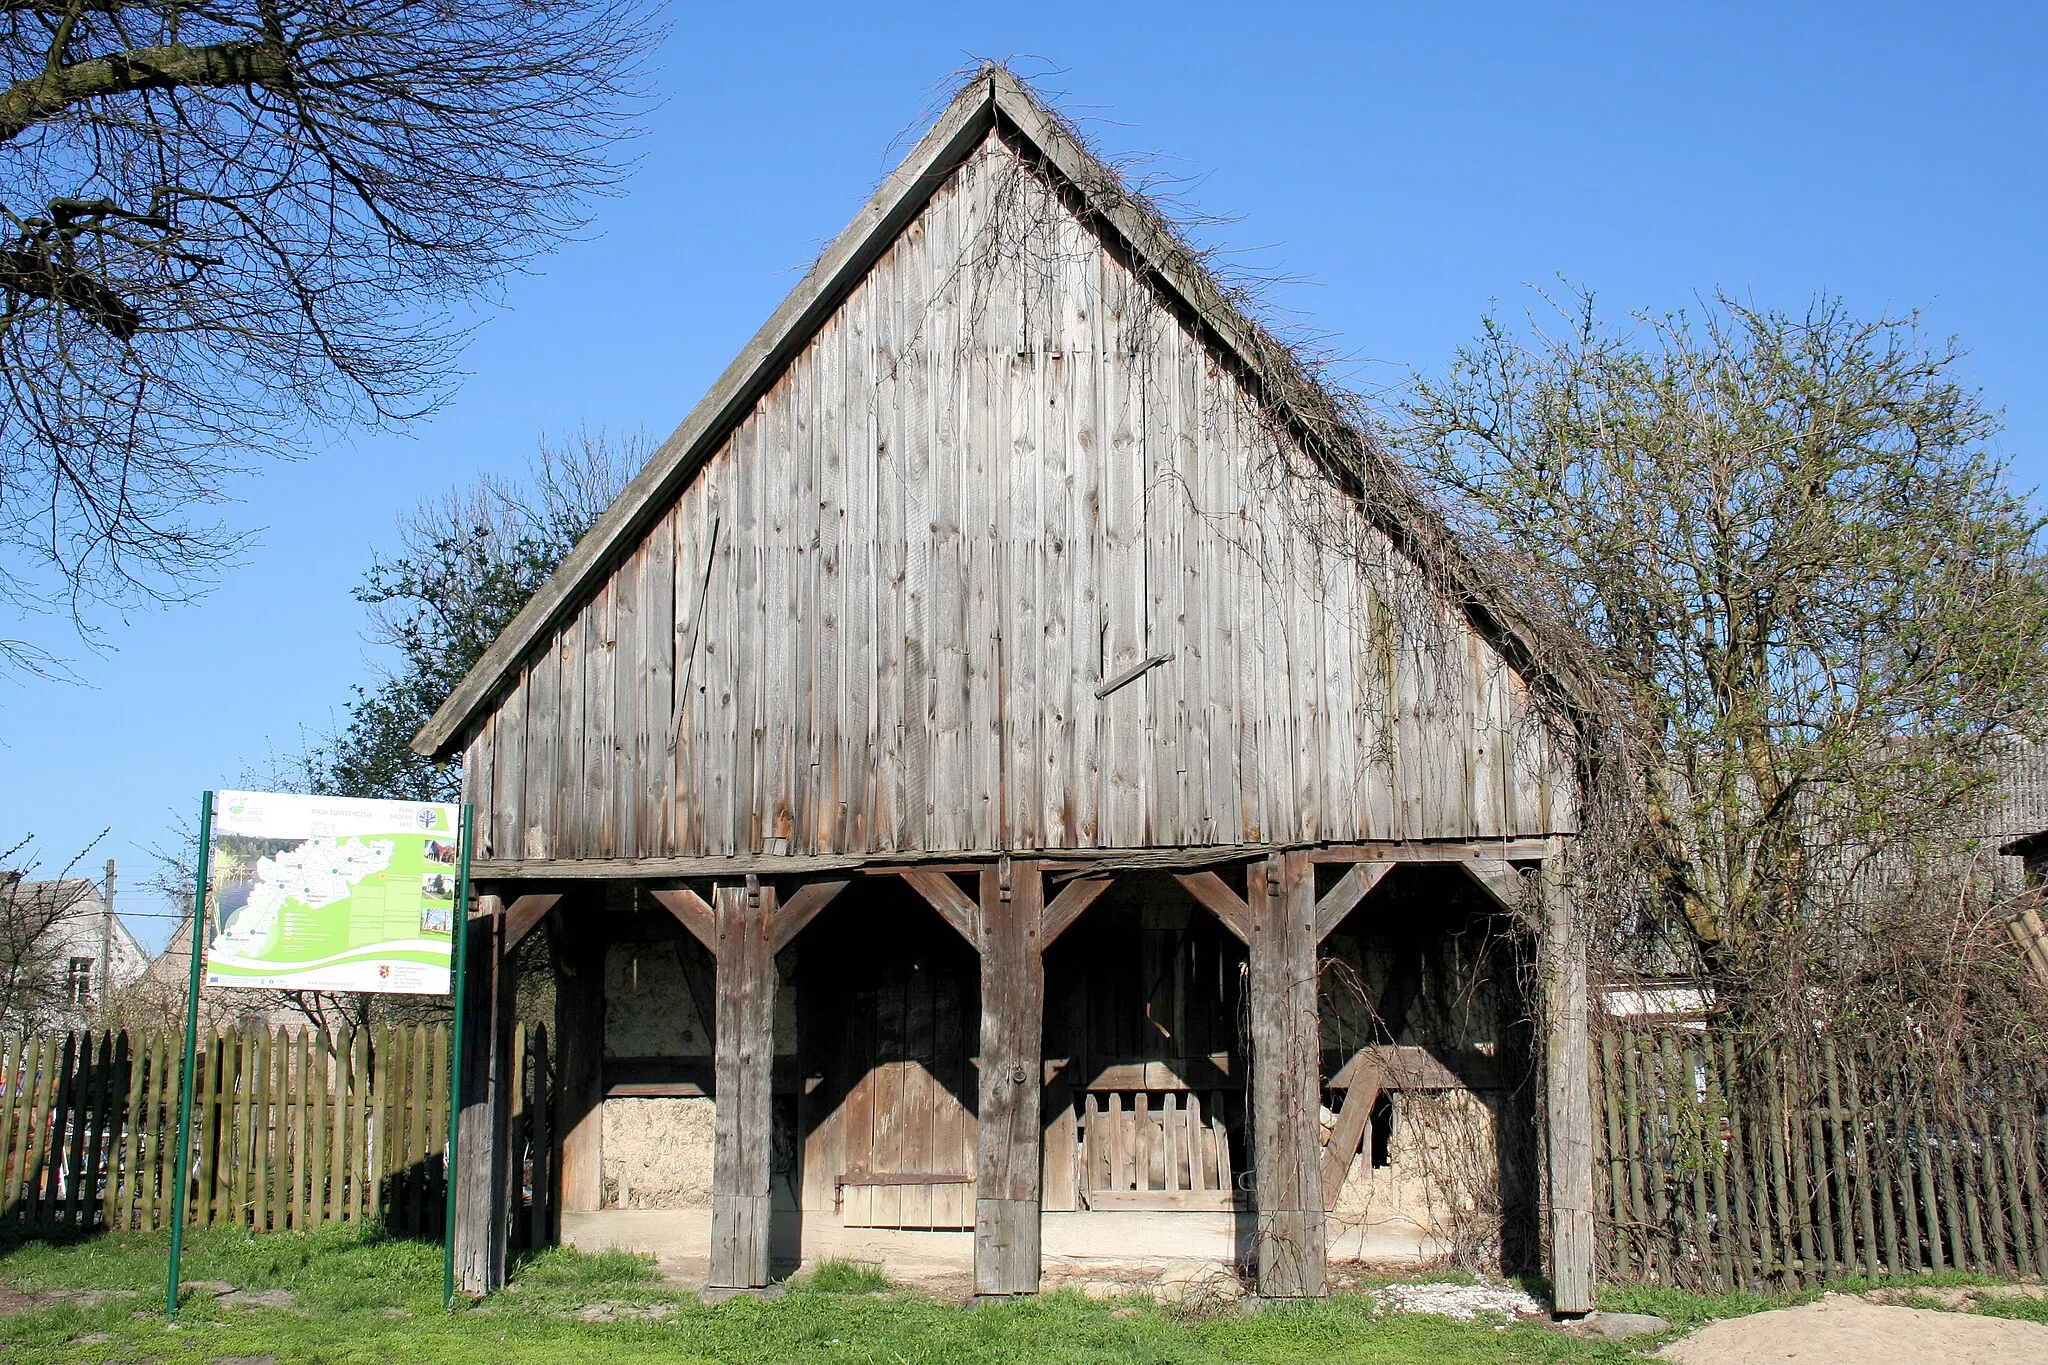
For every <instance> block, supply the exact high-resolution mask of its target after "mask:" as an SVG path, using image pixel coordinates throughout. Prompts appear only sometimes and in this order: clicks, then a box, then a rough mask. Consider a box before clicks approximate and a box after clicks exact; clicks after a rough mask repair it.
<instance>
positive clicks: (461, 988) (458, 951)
mask: <svg viewBox="0 0 2048 1365" xmlns="http://www.w3.org/2000/svg"><path fill="white" fill-rule="evenodd" d="M470 810H471V807H470V805H469V803H468V802H464V803H463V806H462V835H461V839H462V863H461V868H462V870H461V872H460V873H458V874H457V881H456V884H455V923H454V929H455V943H454V945H453V946H454V949H455V963H454V967H455V979H454V980H453V981H451V982H450V983H449V989H450V990H451V991H452V992H453V994H454V998H455V1027H454V1029H453V1031H452V1032H451V1034H450V1035H449V1043H448V1155H447V1156H446V1157H445V1158H444V1159H443V1161H442V1164H441V1171H442V1183H443V1184H444V1185H446V1186H447V1187H448V1213H447V1217H446V1218H444V1219H442V1222H441V1226H442V1227H443V1228H444V1229H446V1235H445V1236H443V1237H442V1239H441V1241H442V1248H441V1306H442V1307H443V1308H446V1309H449V1310H450V1311H453V1309H454V1307H455V1153H456V1150H457V1148H459V1147H460V1145H461V1143H462V1016H463V1015H464V1014H465V1013H467V1011H466V1010H464V1008H463V1005H464V1003H465V1001H466V997H467V996H468V994H469V991H468V989H467V987H468V984H469V827H470Z"/></svg>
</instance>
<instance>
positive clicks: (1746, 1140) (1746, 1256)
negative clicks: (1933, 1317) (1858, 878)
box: [1593, 1029, 2048, 1290]
mask: <svg viewBox="0 0 2048 1365" xmlns="http://www.w3.org/2000/svg"><path fill="white" fill-rule="evenodd" d="M1593 1061H1594V1091H1595V1121H1594V1143H1595V1149H1596V1150H1595V1156H1596V1165H1597V1168H1598V1172H1599V1185H1600V1186H1601V1189H1600V1191H1599V1193H1598V1196H1597V1197H1598V1201H1599V1231H1598V1237H1597V1247H1598V1252H1599V1255H1600V1257H1601V1261H1602V1266H1601V1269H1602V1273H1603V1274H1605V1275H1606V1276H1607V1277H1609V1278H1611V1279H1619V1280H1637V1281H1656V1282H1661V1283H1667V1284H1675V1285H1678V1286H1680V1287H1683V1288H1688V1289H1701V1290H1714V1289H1726V1288H1734V1287H1743V1288H1750V1289H1782V1288H1787V1287H1796V1286H1800V1285H1807V1284H1813V1283H1816V1282H1818V1281H1821V1280H1824V1279H1832V1278H1840V1277H1845V1276H1856V1275H1869V1276H1878V1275H1907V1274H1914V1273H1918V1272H1922V1271H1940V1270H1970V1271H1979V1272H1984V1273H1989V1274H1999V1275H2039V1274H2043V1273H2048V1200H2044V1198H2043V1190H2044V1187H2048V1149H2044V1145H2043V1136H2044V1134H2048V1111H2044V1107H2043V1101H2044V1099H2048V1084H2044V1079H2048V1078H2044V1077H2043V1075H2042V1074H2041V1072H2040V1069H2039V1068H2032V1069H2030V1070H2028V1071H2025V1072H2021V1071H2016V1070H2012V1069H2005V1070H1999V1069H1993V1068H1990V1067H1986V1066H1980V1065H1975V1064H1971V1065H1967V1066H1964V1067H1962V1068H1959V1069H1956V1070H1953V1071H1950V1072H1946V1073H1944V1074H1926V1073H1925V1072H1924V1071H1920V1070H1913V1069H1906V1068H1902V1067H1900V1066H1898V1065H1897V1064H1895V1063H1893V1064H1886V1063H1881V1062H1880V1061H1879V1060H1878V1057H1877V1056H1876V1053H1875V1051H1874V1050H1873V1049H1872V1048H1871V1047H1870V1046H1869V1044H1868V1041H1867V1040H1855V1041H1850V1040H1830V1039H1813V1040H1804V1041H1801V1042H1799V1043H1797V1044H1796V1045H1794V1044H1782V1043H1781V1044H1774V1045H1771V1046H1766V1047H1746V1046H1744V1045H1743V1044H1742V1043H1740V1042H1739V1041H1737V1040H1736V1039H1734V1038H1731V1037H1727V1036H1724V1035H1720V1034H1710V1033H1706V1032H1700V1031H1689V1030H1684V1029H1658V1030H1646V1031H1640V1032H1631V1031H1616V1032H1610V1033H1605V1034H1603V1035H1601V1036H1600V1037H1599V1038H1598V1039H1597V1045H1596V1052H1595V1056H1594V1058H1593Z"/></svg>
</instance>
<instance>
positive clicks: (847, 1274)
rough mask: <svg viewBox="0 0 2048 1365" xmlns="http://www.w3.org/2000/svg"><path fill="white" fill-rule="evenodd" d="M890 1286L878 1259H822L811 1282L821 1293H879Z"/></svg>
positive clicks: (813, 1288)
mask: <svg viewBox="0 0 2048 1365" xmlns="http://www.w3.org/2000/svg"><path fill="white" fill-rule="evenodd" d="M888 1287H889V1281H888V1278H887V1277H886V1276H884V1275H883V1274H882V1266H881V1263H880V1262H878V1261H834V1260H824V1261H820V1262H818V1268H817V1270H816V1271H814V1272H812V1274H811V1278H810V1283H809V1288H811V1289H812V1290H814V1291H816V1292H817V1293H820V1294H878V1293H880V1292H881V1291H882V1290H884V1289H887V1288H888Z"/></svg>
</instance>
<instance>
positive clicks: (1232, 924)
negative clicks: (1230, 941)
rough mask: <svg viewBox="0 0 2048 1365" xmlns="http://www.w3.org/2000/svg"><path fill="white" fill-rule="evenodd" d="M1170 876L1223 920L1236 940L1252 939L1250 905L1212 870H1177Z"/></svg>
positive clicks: (1245, 940) (1224, 925)
mask: <svg viewBox="0 0 2048 1365" xmlns="http://www.w3.org/2000/svg"><path fill="white" fill-rule="evenodd" d="M1173 879H1174V880H1175V881H1177V882H1179V883H1180V884H1181V885H1182V886H1183V887H1185V888H1187V893H1188V894H1189V895H1190V896H1193V897H1194V898H1195V899H1196V900H1198V901H1200V902H1201V903H1202V905H1203V906H1204V907H1205V908H1206V909H1207V910H1208V911H1209V913H1210V914H1212V915H1214V916H1216V918H1217V919H1219V920H1221V921H1222V922H1223V927H1224V928H1225V929H1228V930H1229V931H1230V932H1231V933H1233V934H1235V935H1237V939H1238V942H1240V943H1250V942H1251V941H1252V912H1251V907H1249V906H1247V905H1246V904H1245V903H1244V898H1243V897H1241V896H1239V895H1238V894H1237V893H1236V892H1235V891H1232V890H1231V889H1230V888H1229V887H1228V886H1226V885H1225V884H1224V881H1223V879H1222V878H1221V877H1219V876H1217V875H1216V874H1215V873H1214V872H1176V873H1174V875H1173Z"/></svg>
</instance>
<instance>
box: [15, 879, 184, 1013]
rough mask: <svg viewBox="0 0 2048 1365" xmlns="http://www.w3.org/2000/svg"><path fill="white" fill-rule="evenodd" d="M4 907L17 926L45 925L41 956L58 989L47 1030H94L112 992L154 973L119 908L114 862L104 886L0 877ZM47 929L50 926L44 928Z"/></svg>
mask: <svg viewBox="0 0 2048 1365" xmlns="http://www.w3.org/2000/svg"><path fill="white" fill-rule="evenodd" d="M0 879H5V880H4V884H0V904H4V906H5V908H6V910H7V912H8V915H9V918H10V920H12V922H13V925H12V926H10V927H16V926H37V927H40V928H41V934H40V938H39V940H38V942H37V945H36V948H35V950H34V954H33V956H34V958H35V959H36V960H37V961H38V962H39V963H41V964H46V965H44V966H43V967H42V970H45V971H48V972H50V973H51V974H52V976H53V978H54V980H53V982H52V985H53V986H54V987H55V989H54V990H53V991H52V992H50V993H49V995H48V996H47V1001H48V1003H47V1004H46V1005H45V1006H44V1007H43V1009H42V1011H41V1012H42V1013H43V1014H44V1015H45V1016H46V1017H45V1018H41V1019H38V1020H36V1021H35V1022H36V1024H37V1025H38V1026H40V1027H46V1028H89V1027H92V1026H93V1025H95V1024H97V1023H99V1022H100V1008H101V1003H102V1000H103V998H104V995H105V992H106V991H107V990H108V989H109V988H110V987H111V989H112V990H113V991H114V992H115V993H116V994H117V995H118V994H119V993H120V991H122V990H123V989H124V988H126V987H127V986H130V985H132V984H133V983H135V982H136V981H138V980H140V979H141V978H142V975H143V973H144V972H146V971H147V970H148V969H149V954H148V953H147V952H146V951H144V949H143V947H142V944H141V943H139V942H138V941H137V940H136V938H135V935H134V933H133V932H132V931H131V930H130V929H129V928H128V926H127V924H126V923H124V922H123V921H122V919H121V916H120V915H119V914H117V913H116V912H115V910H114V887H115V868H114V860H113V859H111V858H109V859H108V860H107V874H106V879H105V880H104V881H93V880H92V879H91V878H88V877H65V878H61V879H57V880H53V881H29V880H25V879H24V878H23V877H22V875H21V874H20V873H18V872H0ZM42 926H47V927H42Z"/></svg>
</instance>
